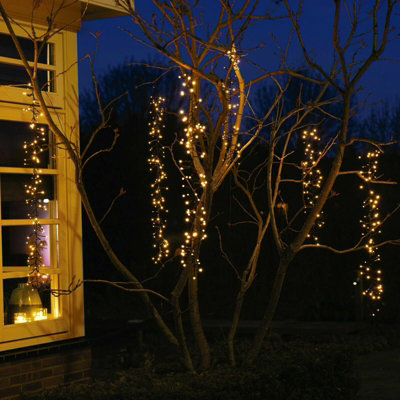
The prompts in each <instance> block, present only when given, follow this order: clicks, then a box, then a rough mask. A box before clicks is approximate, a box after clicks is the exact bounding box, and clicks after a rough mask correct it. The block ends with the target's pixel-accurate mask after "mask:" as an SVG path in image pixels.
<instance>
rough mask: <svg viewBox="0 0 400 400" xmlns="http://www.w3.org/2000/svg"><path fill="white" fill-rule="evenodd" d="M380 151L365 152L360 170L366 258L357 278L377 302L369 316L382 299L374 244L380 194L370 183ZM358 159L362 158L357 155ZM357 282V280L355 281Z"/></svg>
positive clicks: (361, 222) (377, 307) (377, 163)
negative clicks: (364, 159) (364, 196)
mask: <svg viewBox="0 0 400 400" xmlns="http://www.w3.org/2000/svg"><path fill="white" fill-rule="evenodd" d="M379 156H380V151H379V150H374V151H369V152H367V153H366V161H365V164H364V165H363V166H362V169H361V171H360V173H361V175H362V176H363V178H364V181H365V183H363V184H361V185H360V189H361V190H363V191H366V198H365V199H364V201H363V209H365V215H364V217H363V218H362V219H361V220H360V224H361V229H362V236H363V237H365V240H366V244H365V250H366V251H367V255H366V258H365V260H364V262H363V263H362V264H360V265H359V272H358V274H359V280H362V288H363V289H362V290H363V292H362V293H363V295H364V296H366V297H368V298H369V299H370V300H371V301H373V302H378V303H377V305H376V307H375V309H374V310H373V311H372V312H371V316H373V317H374V316H376V313H377V312H379V311H380V308H379V307H380V306H379V303H380V301H381V299H382V294H383V284H382V270H381V269H380V266H379V264H380V262H381V256H380V254H379V251H378V248H377V247H376V245H375V238H376V236H377V235H378V234H380V233H381V230H380V226H381V221H380V214H379V203H380V200H381V196H380V194H379V193H377V192H376V191H375V190H373V187H372V183H373V181H374V180H375V179H376V178H377V172H378V165H379ZM359 159H362V157H361V156H359ZM355 283H356V284H357V282H355Z"/></svg>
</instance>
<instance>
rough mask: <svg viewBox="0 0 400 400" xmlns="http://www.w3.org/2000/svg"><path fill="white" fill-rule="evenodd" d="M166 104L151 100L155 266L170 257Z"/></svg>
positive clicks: (151, 166) (150, 144) (150, 123)
mask: <svg viewBox="0 0 400 400" xmlns="http://www.w3.org/2000/svg"><path fill="white" fill-rule="evenodd" d="M164 102H165V99H164V98H162V97H158V98H153V97H152V98H151V102H150V103H151V108H152V109H151V111H150V115H151V121H150V122H149V129H150V130H149V136H150V140H149V142H148V144H149V153H150V154H149V158H148V163H149V169H150V172H152V173H154V180H153V182H152V183H151V185H150V187H151V204H152V218H151V223H152V227H153V239H154V243H153V246H154V248H155V249H157V254H156V255H155V256H153V262H154V263H155V264H158V263H161V262H162V260H163V259H164V258H167V257H168V256H169V252H170V250H169V241H168V240H167V239H166V238H165V229H166V226H167V214H168V209H167V208H166V203H165V196H164V192H165V191H167V190H168V186H166V180H167V173H166V172H165V167H164V159H165V151H164V146H163V145H162V139H163V135H162V129H163V128H164V127H165V126H164V124H163V123H164V112H165V109H164Z"/></svg>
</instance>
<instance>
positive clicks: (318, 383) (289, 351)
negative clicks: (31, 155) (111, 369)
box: [23, 341, 357, 400]
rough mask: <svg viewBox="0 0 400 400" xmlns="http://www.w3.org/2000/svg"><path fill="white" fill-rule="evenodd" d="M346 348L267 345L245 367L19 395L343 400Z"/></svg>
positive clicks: (120, 377) (348, 365) (141, 371)
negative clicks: (255, 360)
mask: <svg viewBox="0 0 400 400" xmlns="http://www.w3.org/2000/svg"><path fill="white" fill-rule="evenodd" d="M352 364H353V358H352V354H351V352H350V351H349V349H348V346H343V345H339V344H321V345H314V344H310V343H304V342H299V341H297V342H291V343H269V344H267V345H266V346H265V348H264V349H263V351H262V354H261V356H260V357H259V359H258V360H257V362H256V363H255V364H254V365H252V366H250V367H237V368H233V367H230V366H227V365H224V364H217V365H215V366H214V368H213V369H212V370H210V371H209V372H205V373H202V374H199V375H192V374H188V373H183V372H174V371H169V372H166V371H165V366H163V368H162V372H161V371H159V370H157V365H154V368H152V369H148V368H130V369H127V370H125V371H119V372H118V373H116V374H115V375H114V376H113V377H112V378H110V379H106V380H104V379H103V380H97V381H93V382H91V383H89V384H74V385H70V386H65V387H59V388H57V389H52V390H46V391H43V392H42V393H40V394H37V395H30V396H27V395H25V396H24V397H23V398H25V399H32V400H33V399H36V400H50V399H51V400H72V399H73V400H81V399H82V400H83V399H84V400H91V399H107V400H108V399H109V400H113V399H119V400H120V399H131V400H225V399H229V400H241V399H246V400H247V399H249V400H256V399H262V400H347V399H349V400H350V399H353V398H354V396H355V393H356V391H357V381H356V380H355V379H354V377H353V374H352Z"/></svg>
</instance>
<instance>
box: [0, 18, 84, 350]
mask: <svg viewBox="0 0 400 400" xmlns="http://www.w3.org/2000/svg"><path fill="white" fill-rule="evenodd" d="M21 26H23V23H21ZM28 27H29V24H27V25H26V26H25V29H27V28H28ZM37 29H38V32H39V30H40V27H37ZM16 30H17V34H18V36H19V38H20V43H21V46H22V48H23V49H24V52H25V55H26V57H27V59H28V61H30V62H31V60H32V59H33V47H32V42H31V40H29V39H28V38H26V36H25V34H24V30H23V29H22V28H20V27H17V26H16ZM28 31H29V29H28ZM24 36H25V37H24ZM39 61H40V63H39V69H40V71H39V80H40V83H41V84H42V93H43V94H44V98H45V101H46V102H47V104H48V105H49V108H50V112H51V113H52V117H53V118H54V121H56V123H57V124H58V125H59V127H60V128H61V129H62V130H63V131H64V132H68V135H69V137H70V138H71V140H72V141H74V142H77V141H78V129H77V125H78V121H77V115H78V102H77V100H76V93H77V67H76V33H74V32H70V31H63V32H59V33H57V34H56V35H54V36H53V37H52V39H51V43H48V44H47V45H46V46H43V50H42V52H41V54H40V57H39ZM27 78H28V77H27V75H26V73H25V71H24V69H23V66H22V62H21V60H20V59H19V57H18V54H17V53H16V51H15V49H14V45H13V43H12V41H11V38H10V37H9V36H8V35H7V30H6V27H5V26H4V25H3V23H0V351H3V350H8V349H14V348H18V347H24V346H31V345H35V344H40V343H46V342H50V341H55V340H63V339H68V338H72V337H77V336H82V335H83V334H84V327H83V293H82V288H80V289H79V290H77V291H75V292H74V293H73V294H71V295H69V296H56V295H54V294H57V293H58V291H59V290H60V289H66V288H68V286H69V284H70V283H71V282H72V280H73V277H75V279H76V280H78V279H80V278H81V277H82V248H81V246H82V244H81V209H80V199H79V195H78V193H77V189H76V187H75V183H74V167H73V165H72V162H71V160H70V159H69V157H68V156H67V154H66V152H65V150H64V149H63V148H62V146H59V145H57V140H56V138H55V137H54V136H53V134H52V132H51V131H50V130H49V129H48V126H47V125H46V121H45V120H44V118H43V117H42V116H38V117H37V124H36V126H35V128H34V129H31V127H30V123H31V118H32V113H31V112H30V111H28V112H24V111H23V109H24V108H26V106H29V105H31V101H32V98H31V97H27V96H26V95H25V94H24V92H26V91H27V90H26V87H27V83H28V79H27ZM67 82H68V85H67V84H66V83H67ZM66 87H68V90H66V89H65V88H66ZM38 131H40V132H41V135H42V136H41V138H42V150H43V151H42V152H41V153H40V156H39V162H38V163H33V164H32V163H31V162H29V160H28V158H27V157H28V156H29V152H28V153H27V152H26V149H24V145H25V144H26V143H30V142H31V141H32V138H33V136H34V134H35V132H38ZM35 174H37V176H38V177H39V179H40V181H41V182H40V185H39V186H40V191H38V192H36V194H35V202H36V206H35V207H34V208H32V202H31V204H27V202H26V200H27V199H29V195H28V194H27V190H28V189H29V186H30V185H32V182H34V179H35V178H34V177H35ZM34 217H36V218H37V220H36V221H37V222H35V218H34ZM37 226H40V227H41V228H42V229H43V231H42V232H41V233H40V234H41V235H42V239H43V240H44V241H45V245H44V246H42V247H41V250H40V255H41V261H42V264H41V266H40V274H41V276H42V277H43V279H44V280H45V281H46V283H47V285H44V286H43V288H42V290H37V289H36V288H35V287H33V286H32V285H29V284H27V283H28V281H29V280H30V276H32V275H31V272H32V268H31V266H29V262H28V261H29V260H28V257H29V252H30V251H29V250H28V246H27V242H29V241H30V240H31V238H32V237H33V236H32V235H33V233H34V229H35V227H37ZM35 254H36V253H35ZM28 298H29V300H27V299H28ZM21 299H22V300H21Z"/></svg>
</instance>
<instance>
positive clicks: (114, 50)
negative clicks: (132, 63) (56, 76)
mask: <svg viewBox="0 0 400 400" xmlns="http://www.w3.org/2000/svg"><path fill="white" fill-rule="evenodd" d="M213 2H216V3H219V1H218V0H206V3H209V5H211V4H212V3H213ZM305 3H306V7H305V9H304V16H303V17H302V30H303V37H304V41H305V42H306V44H307V46H308V47H309V48H310V49H312V50H313V52H314V54H315V56H316V59H317V60H318V61H319V62H320V63H321V64H322V65H324V66H325V67H327V66H329V65H330V63H331V59H332V54H333V51H332V31H331V25H332V19H333V13H332V11H333V6H332V5H333V1H327V0H323V1H321V0H307V1H306V2H305ZM136 7H137V10H138V11H139V12H143V13H145V15H149V13H150V10H151V7H152V5H151V1H150V0H137V1H136ZM208 10H211V12H212V7H210V8H208V9H206V8H205V9H204V12H205V15H206V16H207V12H208ZM361 11H362V10H361ZM397 11H398V12H397V15H396V16H395V17H394V25H395V26H396V23H397V25H398V26H400V24H399V22H400V18H399V10H397ZM264 26H265V25H264ZM120 27H123V28H126V29H129V30H132V31H134V32H135V33H136V34H137V33H138V32H139V31H138V29H137V28H136V27H135V26H134V25H133V23H132V20H131V18H130V17H120V18H112V19H107V20H101V21H91V22H85V23H83V25H82V29H81V31H80V32H79V34H78V46H79V56H80V57H82V56H83V55H85V54H86V53H88V52H93V51H94V48H95V39H94V38H93V37H92V35H91V34H90V33H91V32H92V33H95V32H97V31H102V34H101V36H100V40H99V52H98V56H97V63H96V71H97V73H98V74H101V73H104V72H105V71H107V69H108V68H109V67H111V66H114V65H118V64H120V63H123V62H127V61H128V60H130V59H131V57H134V58H135V60H136V61H142V60H147V59H149V57H151V56H152V55H155V54H156V53H155V52H154V51H152V50H151V49H150V48H148V47H146V46H144V45H143V44H140V43H138V42H136V41H135V40H134V39H132V38H131V37H130V36H129V35H128V34H127V33H126V32H123V31H122V30H121V29H120ZM290 27H291V25H290V23H289V22H285V21H283V20H279V21H275V22H269V23H268V29H269V32H266V31H265V28H264V27H261V25H260V26H255V27H252V28H251V31H250V32H249V35H248V37H249V39H248V42H247V43H246V45H247V46H248V47H249V48H250V47H253V46H256V45H257V44H258V43H259V42H261V41H262V42H264V43H265V45H264V46H263V47H262V48H260V49H258V50H257V51H253V52H250V53H249V54H248V58H250V59H252V60H253V61H256V62H258V63H259V64H261V65H263V66H266V67H267V68H268V69H273V68H276V67H277V66H278V64H279V60H278V57H277V56H276V55H274V54H276V49H275V45H274V43H273V41H272V39H271V35H270V32H272V33H274V35H275V37H276V40H277V42H278V43H279V44H280V45H281V46H283V47H285V45H286V43H287V39H288V37H289V33H290ZM363 28H364V27H363ZM365 28H366V29H367V27H365ZM396 33H398V32H396ZM366 44H367V47H366V49H368V46H369V43H368V42H367V40H366ZM289 54H290V56H289V62H290V63H292V64H293V65H297V66H298V65H301V64H302V63H303V62H302V57H301V53H300V51H299V48H298V45H297V40H295V39H294V40H293V41H292V45H291V50H290V51H289ZM385 58H387V59H397V60H398V59H400V38H397V39H396V40H393V41H392V42H391V43H390V44H389V45H388V47H387V51H386V53H385ZM399 70H400V65H399V62H398V61H397V62H385V61H379V62H378V63H376V64H375V65H374V66H373V67H372V68H371V69H370V70H369V72H368V73H367V75H366V76H365V78H364V79H363V80H362V82H361V83H362V86H363V87H365V88H366V90H365V91H364V94H367V93H372V96H371V99H372V100H374V101H376V100H380V99H382V100H386V99H388V100H393V99H394V98H395V97H396V96H397V95H398V94H399V89H400V77H399ZM243 73H244V75H245V78H246V76H247V78H253V77H254V76H256V73H255V71H254V70H252V69H251V68H246V69H244V70H243ZM79 80H80V85H81V88H90V86H91V78H90V70H89V67H88V65H87V62H85V61H84V62H82V63H81V64H80V67H79Z"/></svg>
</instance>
